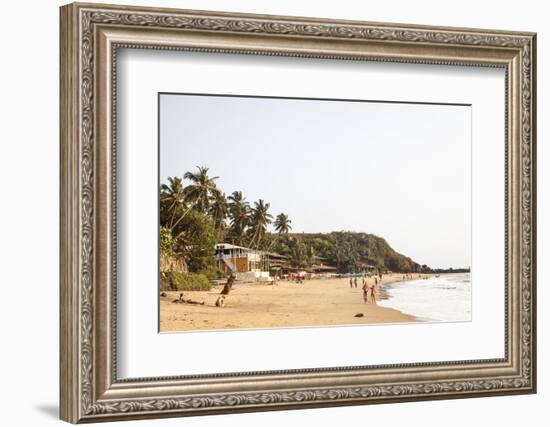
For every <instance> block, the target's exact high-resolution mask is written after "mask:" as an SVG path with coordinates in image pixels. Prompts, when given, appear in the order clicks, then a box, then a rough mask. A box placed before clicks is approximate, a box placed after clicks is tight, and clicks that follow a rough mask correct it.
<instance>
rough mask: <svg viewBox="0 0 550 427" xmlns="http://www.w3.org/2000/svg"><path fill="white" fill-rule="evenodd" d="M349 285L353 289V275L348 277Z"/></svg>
mask: <svg viewBox="0 0 550 427" xmlns="http://www.w3.org/2000/svg"><path fill="white" fill-rule="evenodd" d="M349 287H350V288H351V289H353V277H350V278H349Z"/></svg>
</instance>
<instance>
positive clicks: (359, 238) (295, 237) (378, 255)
mask: <svg viewBox="0 0 550 427" xmlns="http://www.w3.org/2000/svg"><path fill="white" fill-rule="evenodd" d="M264 240H265V242H269V248H271V250H272V251H273V252H277V253H279V254H281V255H284V256H286V257H287V258H288V260H289V263H290V264H291V265H292V266H294V267H298V268H307V267H311V266H312V265H314V264H318V263H323V264H328V265H332V266H334V267H336V268H337V270H338V272H340V273H360V272H364V271H366V270H368V269H369V268H371V269H372V268H373V267H374V269H375V270H376V271H382V272H385V271H387V270H391V271H394V272H413V271H420V266H419V265H418V264H417V263H415V262H414V261H413V260H411V259H410V258H408V257H406V256H404V255H401V254H399V253H397V252H395V251H394V250H393V249H392V248H391V247H390V245H389V244H388V243H387V242H386V241H385V240H384V239H383V238H381V237H378V236H375V235H374V234H367V233H355V232H347V231H339V232H332V233H318V234H305V233H302V234H290V233H287V234H270V235H266V237H265V239H264ZM263 249H265V250H268V248H267V247H263Z"/></svg>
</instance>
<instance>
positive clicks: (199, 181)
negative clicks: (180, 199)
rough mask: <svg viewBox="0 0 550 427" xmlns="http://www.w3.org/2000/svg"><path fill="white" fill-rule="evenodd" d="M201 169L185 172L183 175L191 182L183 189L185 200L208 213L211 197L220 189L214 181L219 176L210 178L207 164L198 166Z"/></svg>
mask: <svg viewBox="0 0 550 427" xmlns="http://www.w3.org/2000/svg"><path fill="white" fill-rule="evenodd" d="M197 169H198V170H199V171H198V172H196V173H193V172H185V175H183V177H184V178H185V179H187V180H189V181H191V184H190V185H188V186H187V187H185V188H184V189H183V193H184V196H185V200H186V201H187V202H188V203H190V204H192V205H193V206H194V208H195V209H196V210H197V211H199V212H200V213H203V214H204V213H206V212H207V211H208V209H209V207H210V199H211V197H212V195H213V194H214V193H215V192H216V191H219V190H218V187H217V186H216V183H215V182H214V181H215V180H216V179H218V178H219V177H217V176H215V177H213V178H210V177H209V176H208V168H207V167H205V166H197Z"/></svg>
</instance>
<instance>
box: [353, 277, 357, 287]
mask: <svg viewBox="0 0 550 427" xmlns="http://www.w3.org/2000/svg"><path fill="white" fill-rule="evenodd" d="M353 283H354V285H355V289H357V277H356V278H354V279H353Z"/></svg>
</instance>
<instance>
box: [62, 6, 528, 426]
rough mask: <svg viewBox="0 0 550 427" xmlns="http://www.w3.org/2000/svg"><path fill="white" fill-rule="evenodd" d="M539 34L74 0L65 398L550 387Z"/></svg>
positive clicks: (163, 407) (129, 401) (332, 400)
mask: <svg viewBox="0 0 550 427" xmlns="http://www.w3.org/2000/svg"><path fill="white" fill-rule="evenodd" d="M535 41H536V37H535V34H534V33H527V32H521V33H520V32H510V31H496V30H479V29H463V28H439V27H427V26H426V27H424V26H412V25H402V24H382V23H370V22H354V21H331V20H324V19H314V18H296V17H281V16H263V15H244V14H230V13H218V12H205V11H190V10H175V9H158V8H142V7H127V6H110V5H93V4H71V5H67V6H63V7H62V8H61V48H60V52H61V84H60V88H61V94H60V97H61V98H60V100H61V112H60V134H61V166H62V167H61V238H60V242H61V247H60V253H61V283H60V294H61V296H60V298H61V302H60V306H61V313H60V324H61V331H60V337H61V348H60V372H61V378H60V383H61V404H60V406H61V411H60V412H61V418H62V419H63V420H66V421H69V422H72V423H78V422H93V421H112V420H123V419H130V418H132V419H136V418H154V417H171V416H189V415H202V414H217V413H228V412H245V411H264V410H282V409H297V408H311V407H322V406H334V405H359V404H371V403H372V404H374V403H390V402H400V401H411V400H430V399H444V398H462V397H480V396H487V395H496V394H521V393H534V392H535V391H536V330H535V327H536V317H535V316H536V286H535V280H536V254H535V248H536V244H535V243H536V242H535V237H536V218H535V214H536V173H535V172H536V171H535V155H536V151H535V131H536V126H535V123H536V116H535V105H536V102H535V92H536V91H535V82H536V76H535V71H536V62H535V60H536V45H535Z"/></svg>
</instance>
